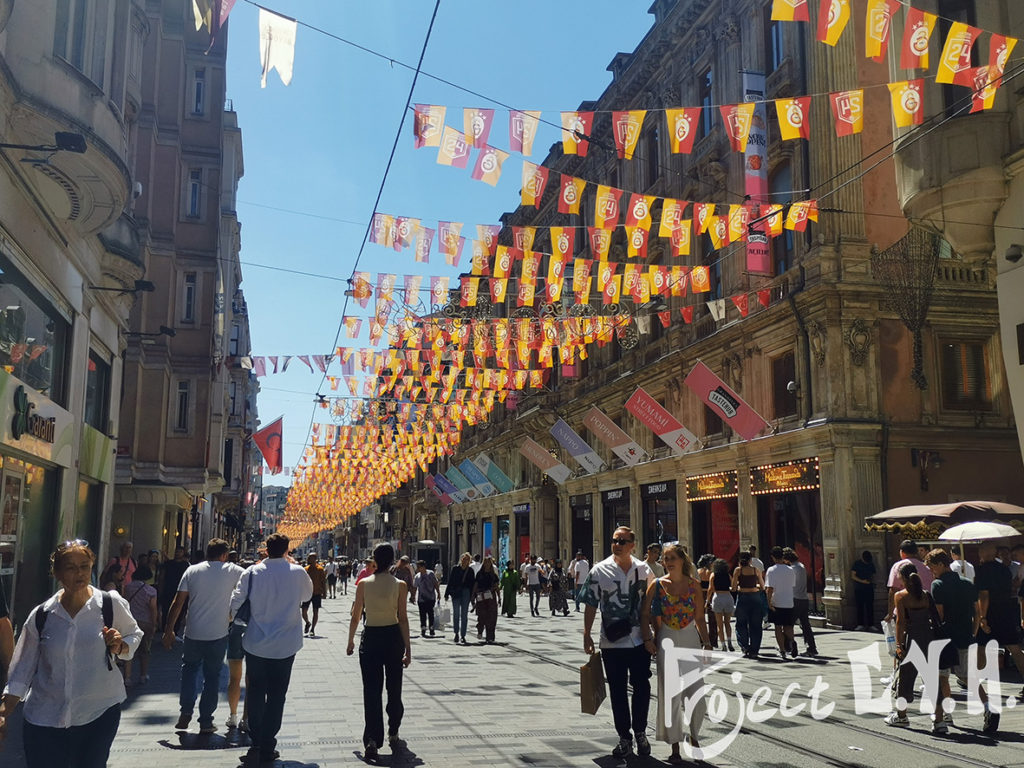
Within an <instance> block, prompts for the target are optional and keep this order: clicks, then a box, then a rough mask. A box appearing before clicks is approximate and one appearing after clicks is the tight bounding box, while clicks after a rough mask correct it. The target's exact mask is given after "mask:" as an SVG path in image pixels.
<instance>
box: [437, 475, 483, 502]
mask: <svg viewBox="0 0 1024 768" xmlns="http://www.w3.org/2000/svg"><path fill="white" fill-rule="evenodd" d="M445 474H446V475H447V476H448V479H449V480H451V481H452V483H454V484H455V487H456V488H458V489H459V490H460V491H462V495H463V496H465V497H466V500H467V501H474V500H475V499H479V498H480V491H478V490H477V489H476V488H475V487H474V486H473V484H472V483H471V482H469V480H467V479H466V476H465V475H464V474H462V473H461V472H459V470H458V467H449V468H448V471H447V472H445Z"/></svg>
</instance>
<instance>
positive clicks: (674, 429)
mask: <svg viewBox="0 0 1024 768" xmlns="http://www.w3.org/2000/svg"><path fill="white" fill-rule="evenodd" d="M625 408H626V410H627V411H629V412H630V413H632V414H633V415H634V416H636V417H637V418H638V419H640V422H641V423H642V424H643V425H644V426H646V427H647V428H648V429H650V430H651V431H652V432H653V433H654V434H656V435H657V436H658V437H660V438H661V440H662V442H664V443H665V445H667V446H668V447H669V448H671V449H672V452H673V453H675V454H676V455H678V456H682V455H683V454H684V453H689V452H690V451H695V450H697V448H699V447H700V442H699V441H698V440H697V436H696V435H695V434H693V432H691V431H690V430H688V429H687V428H686V427H684V426H683V425H682V424H680V423H679V421H678V420H677V419H676V417H675V416H673V415H672V414H671V413H669V412H668V411H667V410H665V409H664V408H663V407H662V406H661V403H659V402H658V401H657V400H655V399H654V398H653V397H651V396H650V394H648V393H647V391H646V390H645V389H644V388H643V387H637V388H636V392H634V393H633V394H632V395H631V396H630V398H629V400H627V401H626V406H625Z"/></svg>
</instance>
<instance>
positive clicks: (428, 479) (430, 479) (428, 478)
mask: <svg viewBox="0 0 1024 768" xmlns="http://www.w3.org/2000/svg"><path fill="white" fill-rule="evenodd" d="M423 484H424V485H425V486H427V488H429V489H430V490H432V491H433V492H434V494H435V495H436V496H437V498H438V499H440V500H441V503H442V504H444V505H445V506H447V505H449V504H454V503H455V499H453V498H452V497H451V496H449V495H448V494H447V493H446V492H445V491H443V490H441V488H440V486H438V484H437V481H435V480H434V476H433V475H431V474H429V473H427V474H426V475H424V477H423Z"/></svg>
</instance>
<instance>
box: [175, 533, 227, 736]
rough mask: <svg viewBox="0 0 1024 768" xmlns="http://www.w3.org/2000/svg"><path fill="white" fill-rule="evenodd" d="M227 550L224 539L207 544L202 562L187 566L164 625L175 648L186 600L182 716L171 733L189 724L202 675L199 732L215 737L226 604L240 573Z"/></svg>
mask: <svg viewBox="0 0 1024 768" xmlns="http://www.w3.org/2000/svg"><path fill="white" fill-rule="evenodd" d="M230 549H231V547H230V545H229V544H228V543H227V542H226V541H224V539H210V543H209V544H207V545H206V560H205V561H204V562H201V563H196V564H195V565H190V566H189V567H188V568H186V569H185V573H184V574H182V576H181V583H180V584H178V593H177V594H176V595H175V596H174V602H173V603H171V609H170V611H168V614H167V623H166V625H165V626H164V638H163V642H164V647H165V648H166V649H167V650H170V649H171V647H172V646H173V645H174V625H175V623H176V622H177V621H178V615H179V614H180V613H181V610H182V608H183V607H184V605H185V601H186V600H188V613H187V615H186V617H185V650H184V652H183V653H182V657H181V694H180V696H179V704H180V707H181V714H180V715H179V717H178V723H177V725H175V726H174V727H175V730H179V731H183V730H185V729H186V728H188V724H189V723H190V722H191V720H192V710H193V708H194V707H195V703H196V693H197V691H196V683H197V682H198V679H199V672H200V669H201V670H202V673H203V695H202V696H201V697H200V698H199V732H200V733H214V732H215V731H216V730H217V727H216V726H215V725H214V724H213V713H214V711H215V710H216V709H217V692H218V689H219V688H220V671H221V668H222V667H223V666H224V656H225V654H226V653H227V650H228V625H229V622H228V605H229V604H230V602H231V593H232V591H233V590H234V589H235V586H237V584H238V579H239V578H240V577H241V575H242V573H243V569H242V568H241V567H239V566H237V565H235V564H234V563H229V562H228V551H229V550H230Z"/></svg>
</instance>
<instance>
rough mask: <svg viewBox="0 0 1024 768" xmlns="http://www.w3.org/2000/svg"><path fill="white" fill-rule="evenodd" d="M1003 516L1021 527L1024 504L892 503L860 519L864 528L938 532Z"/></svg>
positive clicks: (1022, 524)
mask: <svg viewBox="0 0 1024 768" xmlns="http://www.w3.org/2000/svg"><path fill="white" fill-rule="evenodd" d="M996 519H1000V520H1004V521H1005V522H1009V523H1010V524H1011V525H1014V526H1015V527H1017V528H1020V529H1021V530H1022V531H1024V507H1018V506H1017V505H1015V504H1007V503H1005V502H1001V501H959V502H950V503H946V504H913V505H911V506H908V507H895V508H893V509H887V510H886V511H884V512H879V513H878V514H876V515H871V516H870V517H868V518H865V520H864V529H865V530H868V531H883V532H906V533H908V534H910V533H913V534H915V535H921V534H926V533H934V534H936V535H937V534H938V533H940V532H941V531H943V530H945V529H946V528H948V527H950V526H952V525H957V524H959V523H965V522H969V521H972V520H996Z"/></svg>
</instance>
